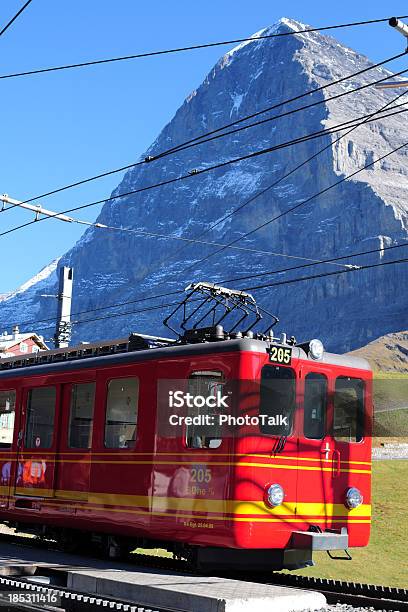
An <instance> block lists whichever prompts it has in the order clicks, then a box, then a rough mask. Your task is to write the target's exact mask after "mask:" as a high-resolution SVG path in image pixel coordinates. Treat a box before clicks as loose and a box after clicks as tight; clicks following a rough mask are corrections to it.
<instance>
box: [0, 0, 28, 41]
mask: <svg viewBox="0 0 408 612" xmlns="http://www.w3.org/2000/svg"><path fill="white" fill-rule="evenodd" d="M31 2H32V0H27V2H26V3H25V4H23V6H22V7H21V8H20V10H19V11H17V13H16V14H15V15H14V17H13V18H12V19H10V21H9V22H8V23H6V25H5V26H4V27H3V28H2V29H1V30H0V36H3V34H4V33H5V32H6V31H7V30H8V29H9V27H10V26H11V25H12V24H13V23H14V22H15V20H16V19H17V17H19V16H20V15H21V13H22V12H23V11H25V9H26V8H27V6H28V5H29V4H31Z"/></svg>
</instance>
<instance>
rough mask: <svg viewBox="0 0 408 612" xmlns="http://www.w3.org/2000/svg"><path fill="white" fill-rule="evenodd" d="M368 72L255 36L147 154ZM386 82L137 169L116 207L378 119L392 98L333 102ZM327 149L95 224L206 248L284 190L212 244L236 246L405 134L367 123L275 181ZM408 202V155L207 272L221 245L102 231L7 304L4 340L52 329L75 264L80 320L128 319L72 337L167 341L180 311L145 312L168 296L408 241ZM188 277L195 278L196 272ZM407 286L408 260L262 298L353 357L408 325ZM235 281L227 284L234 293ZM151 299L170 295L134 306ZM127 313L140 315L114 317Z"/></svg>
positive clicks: (312, 39)
mask: <svg viewBox="0 0 408 612" xmlns="http://www.w3.org/2000/svg"><path fill="white" fill-rule="evenodd" d="M306 27H307V26H305V25H304V24H300V23H299V22H296V21H294V20H291V19H286V18H284V19H281V20H280V21H279V22H278V23H277V24H275V25H274V26H271V27H268V28H266V29H265V30H262V31H261V32H260V33H258V36H259V35H265V34H270V33H276V32H278V33H281V32H282V33H283V32H289V31H291V32H297V31H298V30H302V29H305V28H306ZM370 65H372V63H371V62H370V61H369V60H368V59H367V58H366V57H364V56H362V55H360V54H358V53H356V52H355V51H353V50H352V49H349V48H347V47H345V46H343V45H341V44H340V43H339V42H337V41H336V40H335V39H334V38H332V37H328V36H324V35H322V34H320V33H315V32H314V33H296V34H294V35H291V36H284V37H277V38H272V39H257V35H254V40H251V41H249V42H246V43H243V44H240V45H238V46H237V47H236V48H235V49H233V50H232V51H229V52H228V53H226V54H225V55H224V56H223V57H222V58H221V59H220V60H219V61H218V62H217V64H216V65H215V66H214V68H213V69H212V70H211V71H210V73H209V74H208V76H207V77H206V79H205V80H204V82H203V83H202V84H201V85H200V87H199V88H198V89H197V90H195V91H193V92H192V93H191V94H190V95H189V96H188V97H187V99H186V100H185V101H184V103H183V104H182V106H181V107H180V108H179V109H178V110H177V112H176V114H175V115H174V117H173V119H172V120H171V121H170V123H169V124H168V125H166V126H165V127H164V129H163V130H162V132H161V133H160V134H159V136H158V137H157V139H156V140H155V141H154V143H153V144H152V145H151V147H150V148H149V150H148V151H147V152H146V154H145V155H144V156H143V157H145V156H147V155H150V156H155V155H157V154H158V153H160V152H161V151H163V150H166V149H169V148H171V147H174V146H176V145H178V144H179V143H181V142H184V141H187V140H189V139H192V138H194V137H196V136H198V135H200V134H202V133H204V132H208V131H211V130H216V129H217V128H219V127H220V126H222V125H225V124H228V123H231V122H232V121H235V120H237V119H239V118H240V117H243V116H246V115H249V114H252V113H256V112H257V111H260V110H262V109H264V108H266V107H269V106H272V105H274V104H277V103H279V102H280V101H283V100H285V99H289V98H292V97H295V96H297V95H299V94H301V93H303V92H305V91H308V90H311V89H314V88H317V87H319V86H321V85H327V84H328V83H330V82H331V81H335V80H338V79H340V78H341V77H344V76H346V75H349V74H352V73H355V72H357V71H360V70H362V69H364V68H366V67H368V66H370ZM389 74H390V73H388V72H387V71H386V70H385V69H373V70H370V71H369V72H365V73H363V74H361V75H360V76H357V77H354V78H351V79H349V80H347V81H343V82H341V83H339V84H337V85H333V86H331V87H329V88H327V89H324V90H322V91H319V92H317V93H315V94H311V95H310V96H307V97H306V98H302V99H300V100H298V101H296V102H292V103H289V104H284V105H282V106H280V107H279V108H277V109H275V110H274V111H272V112H270V113H267V114H266V115H260V116H259V117H257V118H256V119H254V120H260V119H264V118H268V117H271V116H273V115H274V114H277V113H281V112H284V111H286V110H290V109H293V108H298V107H300V106H303V105H304V104H308V103H312V102H315V101H320V100H323V101H324V102H323V103H322V104H319V105H316V106H312V107H310V108H309V109H307V110H304V111H302V112H299V113H296V114H292V115H288V116H286V117H282V118H280V119H277V120H275V121H270V122H266V123H263V124H260V125H258V126H257V127H254V128H251V129H246V130H243V131H240V132H237V133H236V134H233V135H231V136H228V137H225V138H220V139H216V140H212V141H210V142H208V143H206V144H203V145H200V146H195V147H191V148H187V149H186V150H184V151H178V152H176V153H175V154H172V155H170V156H168V157H164V158H162V159H159V160H156V161H153V162H151V163H148V164H143V165H140V166H137V167H136V168H133V169H131V170H130V171H128V172H127V173H126V175H125V176H124V178H123V180H122V182H121V183H120V185H119V186H118V187H117V188H116V189H115V191H114V192H113V196H117V195H118V194H120V193H124V192H128V191H132V190H135V189H139V188H141V187H145V186H148V185H153V184H155V183H158V182H162V181H167V180H170V179H173V178H175V177H177V176H180V175H183V174H186V173H187V172H188V171H191V170H193V169H199V170H200V169H204V168H206V167H208V166H212V165H215V164H220V163H223V162H226V161H228V160H230V159H232V158H235V157H240V156H244V155H247V154H249V153H251V152H253V151H256V150H260V149H262V148H266V147H270V146H274V145H275V144H279V143H281V142H284V141H288V140H290V139H292V138H298V137H300V136H303V135H306V134H309V133H311V132H316V131H318V130H320V129H322V127H330V126H334V125H336V124H339V123H342V122H344V121H349V120H352V119H354V118H358V117H360V116H362V115H366V114H367V113H372V112H375V111H378V110H379V109H380V108H381V107H383V106H384V105H385V104H387V102H390V101H391V100H392V99H393V97H395V96H396V95H397V94H396V92H395V91H392V90H378V89H375V88H374V87H369V88H366V89H363V90H361V91H359V92H357V93H354V94H353V93H352V94H350V95H347V96H344V97H342V98H338V99H335V100H330V99H329V97H332V96H336V95H337V94H340V93H342V92H345V91H349V90H351V89H354V88H357V87H359V86H361V85H364V84H366V83H369V82H371V81H374V80H377V79H380V78H383V77H386V76H387V75H388V76H389ZM397 93H401V91H400V90H398V92H397ZM407 98H408V93H407ZM403 101H404V99H402V100H400V101H399V102H398V103H399V104H401V103H403ZM407 102H408V99H407ZM329 138H332V139H334V137H333V136H332V137H329V136H326V137H323V138H318V139H314V140H310V141H307V142H303V143H301V144H298V145H296V146H292V147H288V148H283V149H281V150H279V151H275V152H272V153H268V154H266V155H262V156H257V157H252V158H250V159H246V160H244V161H241V162H239V163H235V164H230V165H226V166H223V167H221V168H219V169H217V170H214V171H211V172H207V173H204V174H198V175H192V176H191V177H189V178H188V179H186V180H182V181H179V182H175V183H173V184H168V185H165V186H162V187H160V188H157V189H152V190H149V191H144V192H140V193H137V194H133V195H129V196H127V197H123V198H120V199H116V200H111V201H108V202H107V203H106V204H105V205H104V207H103V210H102V211H101V214H100V215H99V217H98V222H100V223H104V224H106V225H110V226H115V227H124V228H132V229H133V230H141V231H144V232H151V233H156V234H172V235H173V236H176V237H186V238H196V237H197V236H199V235H200V234H201V233H202V232H203V231H204V230H205V229H207V228H208V227H209V226H210V225H212V224H214V223H215V222H216V221H217V220H219V219H222V218H223V217H224V216H225V215H226V213H228V212H230V211H232V210H234V209H235V208H237V207H239V206H240V205H242V204H243V203H245V202H246V201H247V200H249V199H251V198H253V197H254V196H255V195H257V194H259V193H260V192H262V191H263V190H265V189H266V188H267V187H270V186H271V185H272V184H275V183H276V185H275V186H274V187H272V188H270V189H268V190H266V191H265V192H264V193H263V194H262V195H260V196H259V197H257V198H256V199H254V201H253V202H251V203H250V204H248V205H247V206H245V208H243V209H242V211H240V212H239V213H237V214H234V215H233V216H231V217H230V218H228V219H227V220H226V221H223V222H222V223H220V224H219V225H217V227H216V228H214V229H213V230H212V231H211V232H208V233H207V234H205V235H204V236H203V237H202V238H200V239H201V240H204V241H211V242H218V243H227V242H230V241H231V240H232V239H234V238H238V237H239V236H241V235H242V234H244V233H245V232H247V231H249V230H251V229H253V228H255V227H257V226H258V225H260V224H261V223H262V222H264V221H267V220H268V219H270V218H272V217H274V216H276V215H278V214H280V213H281V212H283V211H285V210H286V209H288V208H290V207H292V206H294V205H295V204H297V203H300V202H301V201H303V200H305V199H307V198H309V197H310V196H312V195H313V194H315V193H316V192H318V191H320V190H324V189H325V188H327V187H328V186H330V185H331V184H333V183H335V182H337V181H339V180H340V179H341V178H342V177H344V176H345V175H349V174H351V173H353V172H355V171H356V170H358V169H359V168H361V167H363V166H364V165H366V164H369V163H370V162H371V161H373V160H375V159H376V158H378V157H381V156H383V155H385V154H386V153H388V152H389V151H391V150H392V149H394V148H396V147H399V146H401V145H403V144H404V143H405V142H407V143H408V122H407V121H406V119H405V115H403V114H402V115H396V116H394V117H390V118H387V119H383V120H379V121H376V122H371V123H367V124H365V125H363V126H361V127H358V128H357V129H355V130H354V131H353V132H351V133H350V134H349V135H347V136H345V137H344V138H343V139H342V140H340V142H338V143H335V144H334V145H333V147H331V148H329V149H327V150H326V151H325V152H323V153H322V154H321V155H318V156H317V157H315V158H314V159H313V160H312V161H311V162H310V163H308V164H305V165H304V166H303V167H302V168H301V169H299V170H298V171H295V172H293V173H292V174H291V175H290V176H288V177H287V178H285V179H283V180H281V181H280V182H278V179H279V178H281V177H282V176H284V175H286V174H288V173H289V172H290V171H291V170H293V169H294V168H295V167H296V166H297V165H299V164H300V163H301V162H302V161H304V160H307V159H308V158H310V157H312V156H313V155H314V154H316V153H318V151H319V150H320V149H321V148H322V147H323V146H325V145H327V144H328V143H329ZM407 190H408V149H407V148H406V147H403V148H401V149H400V150H399V151H398V152H396V153H394V154H393V155H391V156H389V157H387V158H385V159H384V160H383V161H381V162H380V163H378V164H375V165H374V166H371V167H369V168H367V169H366V170H364V171H363V172H361V173H359V174H357V175H355V176H354V177H353V178H352V179H350V180H347V181H345V182H343V183H341V184H339V185H338V186H336V187H335V188H333V189H331V190H329V191H326V193H324V194H323V195H322V196H320V197H318V198H315V199H313V200H311V201H310V203H308V204H306V205H304V206H301V207H300V208H299V209H297V210H296V211H294V212H293V213H289V214H287V215H285V216H283V217H281V218H280V219H278V220H277V221H276V222H273V223H270V224H269V225H267V226H266V227H265V228H264V229H263V230H261V231H258V232H256V233H254V234H252V235H251V236H250V237H249V238H248V239H246V240H243V241H241V242H240V243H239V244H237V245H236V246H239V247H245V248H246V249H255V250H257V251H263V253H259V252H253V251H249V250H247V251H245V250H238V249H226V250H224V251H223V252H221V253H220V254H218V255H215V256H214V257H210V258H208V259H206V260H205V261H204V262H202V263H199V260H201V259H202V258H203V257H205V256H206V255H209V254H210V253H212V252H213V251H215V250H216V249H215V247H211V246H208V245H205V244H197V243H196V244H187V243H183V242H180V241H177V240H168V239H164V238H158V237H146V236H141V235H138V234H137V233H136V232H133V233H132V232H128V231H123V232H121V231H114V230H106V229H99V228H94V227H92V228H90V229H88V230H87V231H86V232H85V233H84V235H83V237H82V238H81V239H80V240H79V241H78V242H77V244H76V245H75V246H74V247H73V248H72V249H71V250H70V251H69V252H68V253H66V254H65V255H63V256H62V257H61V258H60V259H59V260H58V261H55V262H53V263H52V264H50V265H49V266H48V267H47V268H45V269H44V270H43V271H41V272H40V273H39V274H38V275H37V276H36V277H35V278H34V279H31V280H30V281H28V283H26V284H25V285H23V286H22V287H21V288H20V289H18V290H17V291H15V292H13V293H12V294H9V295H7V296H5V297H4V296H3V299H2V300H1V301H0V329H7V328H10V326H11V325H13V324H15V323H17V324H20V326H21V328H24V323H25V322H28V321H32V320H33V319H37V320H38V321H42V320H44V319H48V318H49V317H52V316H53V315H54V313H55V311H56V304H55V302H53V301H52V300H50V299H49V298H46V297H43V296H44V295H45V294H55V293H56V292H57V284H56V283H57V268H58V267H59V266H61V265H72V266H73V267H74V269H75V282H74V300H73V312H82V313H83V311H87V310H93V309H101V308H103V307H105V306H109V305H111V304H112V305H113V304H118V303H123V302H131V303H130V304H126V305H124V306H122V307H116V308H113V307H112V308H111V309H109V310H96V311H92V312H89V313H88V314H81V315H79V316H78V317H75V316H74V319H79V320H82V321H83V320H87V319H90V320H91V321H90V322H88V323H85V324H82V325H76V326H75V327H74V332H75V333H74V340H94V339H97V338H108V337H117V336H123V335H127V333H128V332H129V331H131V330H138V331H144V332H145V333H156V334H162V333H163V332H164V330H163V328H162V326H161V320H162V319H163V317H164V316H165V314H166V312H168V311H166V310H164V311H161V310H149V308H150V307H151V306H155V305H160V304H169V303H173V301H174V299H175V298H174V296H171V295H168V294H170V293H171V292H172V291H175V290H177V289H182V288H183V287H185V286H186V284H188V283H189V282H191V281H194V280H210V281H214V282H220V283H221V282H223V281H225V280H227V279H233V278H235V277H240V276H245V275H250V274H259V273H262V272H265V271H271V270H281V269H284V268H288V267H291V266H294V265H301V264H302V263H307V262H306V261H305V260H303V259H288V258H286V257H283V256H277V255H273V254H272V252H274V253H282V254H287V255H291V256H295V257H300V258H310V259H315V260H321V259H327V258H331V257H336V256H340V255H347V254H351V253H358V252H360V251H367V250H371V249H380V248H383V247H385V246H391V245H393V244H397V243H401V242H404V241H407V239H408V200H407V196H406V194H407V193H408V191H407ZM265 251H267V253H265ZM404 251H405V249H403V248H402V249H395V250H390V251H381V252H380V253H378V254H373V255H369V256H364V257H360V258H359V259H358V261H357V260H352V259H351V260H347V261H346V263H357V262H358V263H360V264H371V263H379V262H382V261H387V260H390V261H392V260H394V259H398V258H400V257H404V255H403V253H404ZM195 263H196V265H195V266H194V264H195ZM186 268H189V269H188V270H186V271H185V269H186ZM342 269H344V268H342V267H339V265H337V264H336V265H333V264H332V265H328V264H325V265H316V266H313V267H309V268H305V269H301V270H297V271H291V272H281V273H275V274H272V275H269V276H266V277H264V276H261V277H257V278H255V279H253V280H247V281H237V282H236V283H235V285H236V286H237V287H239V288H247V287H251V286H254V285H258V284H264V283H267V282H271V283H275V282H278V281H285V280H290V279H294V278H297V277H303V276H310V275H316V274H319V273H321V272H326V271H328V272H332V271H333V272H334V271H339V270H342ZM407 280H408V275H407V267H406V264H399V265H389V266H382V267H378V268H371V269H368V270H363V271H355V272H350V273H345V274H339V275H334V276H329V277H327V278H321V279H314V280H309V281H301V282H298V283H293V284H282V285H279V286H275V287H272V288H266V289H262V290H256V291H254V293H255V295H256V297H257V299H258V301H259V303H260V304H261V305H263V306H264V307H266V308H267V309H269V310H271V311H272V312H274V313H276V314H277V315H278V316H279V318H280V320H281V323H280V325H279V329H278V331H279V330H280V331H286V332H287V333H289V334H290V335H292V334H294V335H295V336H296V337H297V338H298V339H302V340H303V339H308V338H310V337H319V338H321V339H322V340H323V342H324V343H325V345H326V346H327V347H328V348H329V349H331V350H338V351H339V350H340V351H345V350H350V349H353V348H356V347H358V346H361V345H363V344H366V343H367V342H369V341H370V340H372V339H375V338H377V337H379V336H381V335H383V334H387V333H390V332H393V331H398V330H401V329H407V327H408V308H407V301H408V299H407V298H408V288H407ZM233 284H234V283H229V286H232V285H233ZM154 295H163V297H161V298H159V299H157V298H156V299H154V300H148V301H141V302H138V301H137V300H140V299H141V298H143V297H145V296H154ZM166 296H167V297H166ZM144 309H145V310H144ZM121 312H127V313H129V314H127V315H126V316H115V314H117V313H121ZM42 325H44V324H42ZM32 327H33V326H32V325H30V328H32ZM37 327H38V330H37V329H36V330H35V331H38V332H39V333H42V334H45V335H47V334H48V335H49V334H51V333H52V328H50V329H49V330H45V329H44V328H43V327H41V326H40V324H39V325H38V326H37Z"/></svg>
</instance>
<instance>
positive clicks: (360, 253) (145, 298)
mask: <svg viewBox="0 0 408 612" xmlns="http://www.w3.org/2000/svg"><path fill="white" fill-rule="evenodd" d="M404 247H408V242H404V243H401V244H395V245H390V246H383V247H380V248H377V249H370V250H369V251H360V252H359V253H350V254H348V255H341V256H339V257H334V258H333V257H332V258H330V259H324V260H321V261H320V262H319V263H318V264H316V263H308V264H303V265H300V266H291V267H289V268H283V269H282V268H281V269H278V270H269V271H265V272H259V273H257V274H249V275H246V276H239V277H235V278H228V279H223V280H221V281H219V283H222V284H225V283H233V282H237V281H240V280H248V279H253V278H259V277H262V276H269V275H271V274H282V273H284V272H289V271H293V270H299V269H301V268H307V267H310V266H315V265H322V264H327V263H331V262H334V261H340V260H341V259H351V258H354V257H361V256H364V255H371V254H373V253H383V252H385V251H390V250H393V249H400V248H404ZM360 268H362V266H358V267H356V268H355V269H360ZM183 293H184V290H182V289H177V290H175V291H167V292H165V293H160V294H158V295H150V296H146V297H143V298H137V299H135V300H127V301H124V302H119V303H117V304H110V305H109V306H99V307H97V308H89V309H87V310H80V311H77V312H74V313H72V316H79V315H82V314H88V313H91V312H99V311H101V310H110V309H111V308H121V307H122V306H128V305H130V304H138V303H141V302H145V301H148V300H156V299H160V298H164V297H169V296H171V295H181V294H183ZM172 305H173V304H172ZM174 305H176V302H175V303H174ZM161 307H162V306H160V305H159V306H158V307H157V308H161ZM155 308H156V307H155ZM134 312H135V311H131V313H132V314H133V313H134ZM138 312H144V309H143V310H140V311H138ZM118 314H126V313H118ZM48 321H52V322H54V323H55V317H49V318H47V319H39V320H37V321H27V322H25V323H23V325H24V326H28V325H37V324H38V323H47V322H48ZM54 323H52V324H50V325H49V326H48V327H51V325H53V324H54Z"/></svg>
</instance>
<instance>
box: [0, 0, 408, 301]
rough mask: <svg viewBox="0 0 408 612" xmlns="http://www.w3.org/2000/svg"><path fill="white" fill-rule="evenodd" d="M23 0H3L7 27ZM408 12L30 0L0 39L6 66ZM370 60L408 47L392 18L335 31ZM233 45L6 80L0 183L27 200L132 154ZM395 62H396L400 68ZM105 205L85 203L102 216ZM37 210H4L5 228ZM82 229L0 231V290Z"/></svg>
mask: <svg viewBox="0 0 408 612" xmlns="http://www.w3.org/2000/svg"><path fill="white" fill-rule="evenodd" d="M22 3H23V0H4V1H3V2H2V3H1V6H0V24H5V23H6V22H7V21H8V19H9V18H10V17H11V16H12V15H13V14H14V13H15V12H16V11H17V10H18V9H19V8H20V6H21V5H22ZM406 13H408V7H407V4H406V2H404V1H397V2H390V3H384V2H379V1H377V0H372V1H371V2H355V1H353V2H351V1H350V0H343V1H342V2H340V3H328V2H321V1H320V0H319V1H314V2H304V0H302V1H298V0H286V2H284V3H282V2H273V1H269V2H268V1H264V0H261V1H255V2H247V1H243V0H217V2H215V1H213V0H207V2H191V0H188V1H187V0H176V1H173V2H168V1H164V0H156V2H151V3H146V2H136V1H135V0H116V1H115V2H112V1H111V0H86V2H84V1H83V0H70V1H69V2H68V1H67V0H58V1H57V2H56V1H55V0H33V2H32V3H31V5H29V7H28V8H27V9H26V10H25V12H24V13H23V14H22V15H21V16H20V17H19V18H18V20H17V21H16V22H15V23H14V24H13V25H12V27H11V28H10V29H9V30H8V31H7V32H6V33H5V34H4V35H3V36H2V37H1V38H0V75H1V74H7V73H11V72H19V71H23V70H30V69H34V68H39V67H45V66H52V65H59V64H66V63H76V62H81V61H87V60H91V59H102V58H105V57H114V56H120V55H128V54H134V53H139V52H143V51H151V50H156V49H165V48H171V47H178V46H184V45H193V44H199V43H204V42H211V41H217V40H225V39H235V38H242V37H245V36H249V35H251V34H252V33H253V32H255V31H257V30H259V29H261V28H263V27H265V26H267V25H270V24H272V23H274V22H275V21H276V20H277V19H279V18H280V17H282V16H287V17H292V18H294V19H299V20H300V21H303V22H305V23H309V24H312V25H314V26H322V25H329V24H335V23H344V22H349V21H360V20H366V19H376V18H381V17H387V16H392V15H403V14H406ZM334 34H335V36H336V37H337V38H338V39H339V40H340V41H341V42H343V43H345V44H347V45H349V46H351V47H353V48H354V49H356V50H357V51H360V52H362V53H365V54H366V55H368V56H369V57H370V58H371V59H372V60H373V61H380V60H381V59H384V58H386V57H388V56H391V55H395V54H397V53H399V52H401V51H402V50H403V44H404V41H403V39H402V37H400V36H398V35H397V34H396V33H395V32H394V31H393V30H391V28H390V27H389V26H387V25H386V24H380V25H371V26H362V27H359V28H350V29H344V30H337V31H336V32H335V33H334ZM227 50H228V47H221V48H220V47H218V48H215V49H206V50H199V51H191V52H187V53H180V54H177V55H169V56H164V57H156V58H148V59H141V60H133V61H128V62H121V63H117V64H111V65H105V66H95V67H89V68H82V69H78V70H71V71H63V72H60V73H51V74H45V75H38V76H30V77H24V78H19V79H11V80H7V79H6V80H0V105H1V117H0V121H1V150H0V192H1V193H8V194H9V195H10V196H11V197H14V198H17V199H22V200H23V199H26V198H29V197H32V196H34V195H38V194H40V193H43V192H45V191H48V190H50V189H53V188H55V187H58V186H60V185H64V184H66V183H70V182H73V181H75V180H80V179H81V178H85V177H87V176H90V175H92V174H97V173H99V172H103V171H105V170H109V169H111V168H115V167H118V166H121V165H126V164H128V163H132V162H133V161H136V160H137V158H138V156H139V155H140V154H141V153H142V152H143V151H144V150H145V149H146V148H147V146H148V145H149V144H150V143H151V142H152V141H153V140H154V138H155V137H156V136H157V134H158V132H159V131H160V130H161V128H162V127H163V126H164V125H165V124H166V123H167V122H168V121H169V120H170V119H171V117H172V116H173V114H174V112H175V111H176V110H177V108H178V106H179V105H180V104H181V103H182V101H183V100H184V98H185V97H186V96H187V95H188V93H189V92H190V91H191V90H192V89H194V88H195V87H196V86H198V85H199V84H200V82H201V81H202V80H203V78H204V77H205V75H206V73H207V72H208V71H209V70H210V69H211V67H212V65H213V64H214V63H215V62H216V61H217V59H218V58H219V57H220V55H221V54H222V53H223V52H225V51H227ZM402 67H403V64H402V63H395V64H394V65H393V66H392V69H395V70H397V69H402ZM120 178H121V175H115V176H113V177H109V178H106V179H103V180H100V181H96V182H93V183H90V184H88V185H86V186H83V187H80V188H77V189H73V190H70V191H68V192H65V193H64V194H59V195H57V196H54V197H50V198H46V199H45V200H43V202H42V203H43V204H44V206H46V207H48V208H51V209H53V210H63V209H65V208H70V207H71V206H76V205H79V204H81V203H83V202H87V201H90V200H97V199H101V198H103V197H107V196H108V195H109V194H110V192H111V190H112V189H113V188H114V187H115V186H116V185H117V184H118V182H119V180H120ZM97 213H98V208H93V209H89V210H88V211H87V215H88V218H89V217H91V216H92V217H95V216H96V215H97ZM28 220H30V213H28V212H25V211H19V210H17V211H16V210H14V211H9V212H5V213H3V214H1V215H0V232H2V231H5V230H6V229H8V228H10V227H13V226H14V225H18V224H20V223H23V222H25V221H28ZM81 233H82V230H81V229H80V228H79V227H75V226H72V227H71V226H70V225H68V224H63V223H60V222H56V221H47V222H44V223H40V224H38V226H30V227H28V228H27V229H25V230H20V231H18V232H15V233H12V234H10V236H5V237H1V238H0V240H1V253H2V260H1V268H0V272H1V274H0V294H1V293H4V292H7V291H10V290H12V289H14V288H16V287H17V286H18V285H20V284H21V283H22V282H24V281H26V280H28V279H29V278H30V277H31V276H32V275H33V274H35V273H36V272H38V271H39V270H40V269H41V268H42V267H43V266H44V265H46V264H47V263H49V262H50V261H51V260H52V259H54V258H55V257H57V256H58V255H60V254H62V253H63V252H65V251H66V250H67V249H68V248H69V247H70V246H72V244H73V243H74V242H75V241H76V240H77V239H78V238H79V236H80V235H81Z"/></svg>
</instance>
